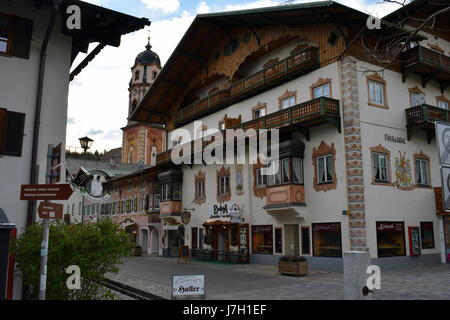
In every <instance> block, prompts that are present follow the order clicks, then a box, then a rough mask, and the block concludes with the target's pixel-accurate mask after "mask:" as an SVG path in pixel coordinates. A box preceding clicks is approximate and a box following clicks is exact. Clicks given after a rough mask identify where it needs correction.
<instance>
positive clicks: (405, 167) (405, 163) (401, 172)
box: [394, 151, 415, 191]
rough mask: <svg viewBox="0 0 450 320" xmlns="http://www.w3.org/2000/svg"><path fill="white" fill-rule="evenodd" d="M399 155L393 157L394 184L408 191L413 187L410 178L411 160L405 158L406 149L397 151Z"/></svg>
mask: <svg viewBox="0 0 450 320" xmlns="http://www.w3.org/2000/svg"><path fill="white" fill-rule="evenodd" d="M398 153H399V156H398V157H395V179H396V181H395V184H394V186H396V187H397V188H398V189H400V190H404V191H408V190H413V189H414V188H415V186H414V183H413V178H412V169H411V160H409V159H406V151H405V152H403V154H402V153H401V151H399V152H398Z"/></svg>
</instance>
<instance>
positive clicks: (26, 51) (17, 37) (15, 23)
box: [11, 17, 33, 59]
mask: <svg viewBox="0 0 450 320" xmlns="http://www.w3.org/2000/svg"><path fill="white" fill-rule="evenodd" d="M32 33H33V21H32V20H29V19H25V18H20V17H14V18H13V19H12V45H11V55H12V56H15V57H18V58H23V59H29V58H30V48H31V36H32Z"/></svg>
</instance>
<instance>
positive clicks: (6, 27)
mask: <svg viewBox="0 0 450 320" xmlns="http://www.w3.org/2000/svg"><path fill="white" fill-rule="evenodd" d="M11 20H12V19H11V17H9V16H4V15H2V14H0V53H5V54H9V51H10V47H11Z"/></svg>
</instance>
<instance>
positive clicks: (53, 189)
mask: <svg viewBox="0 0 450 320" xmlns="http://www.w3.org/2000/svg"><path fill="white" fill-rule="evenodd" d="M54 149H55V148H53V146H52V145H49V146H48V156H47V170H46V175H45V176H46V182H47V183H49V182H51V181H52V177H53V176H52V174H51V172H52V170H53V169H54V168H53V167H52V164H53V163H52V159H53V158H54V154H55V152H54ZM58 165H59V164H58ZM72 193H73V190H72V188H71V187H70V184H35V185H32V184H24V185H22V186H21V188H20V200H31V201H36V200H45V202H41V203H40V204H39V207H38V215H39V217H40V218H42V219H43V220H42V242H41V265H40V279H39V300H45V293H46V288H47V256H48V234H49V225H50V219H62V213H63V205H62V204H56V203H50V202H48V200H67V199H69V198H70V196H71V195H72Z"/></svg>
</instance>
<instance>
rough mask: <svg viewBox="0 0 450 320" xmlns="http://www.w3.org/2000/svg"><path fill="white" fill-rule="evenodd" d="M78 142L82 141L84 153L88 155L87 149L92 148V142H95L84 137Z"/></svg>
mask: <svg viewBox="0 0 450 320" xmlns="http://www.w3.org/2000/svg"><path fill="white" fill-rule="evenodd" d="M78 140H80V145H81V148H83V150H84V153H86V151H87V149H90V148H91V146H92V142H93V141H94V140H92V139H91V138H88V137H87V136H86V137H83V138H79V139H78Z"/></svg>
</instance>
